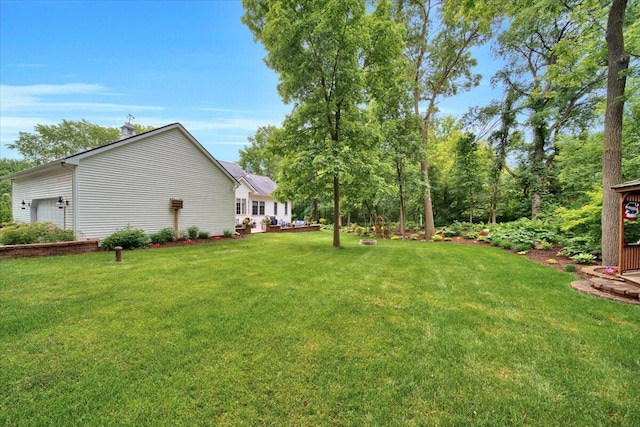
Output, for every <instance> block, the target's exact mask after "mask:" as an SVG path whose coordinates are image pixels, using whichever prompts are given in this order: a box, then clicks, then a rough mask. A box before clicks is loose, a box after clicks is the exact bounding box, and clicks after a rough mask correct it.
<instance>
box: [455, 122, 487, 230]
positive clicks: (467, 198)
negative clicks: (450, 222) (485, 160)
mask: <svg viewBox="0 0 640 427" xmlns="http://www.w3.org/2000/svg"><path fill="white" fill-rule="evenodd" d="M478 154H479V147H478V141H477V140H476V137H475V135H473V134H470V133H468V134H466V135H461V136H460V137H459V138H458V140H457V141H456V146H455V161H454V164H453V171H452V174H451V175H452V182H453V192H454V196H455V202H454V205H457V206H454V207H455V208H456V210H457V211H458V212H460V214H462V213H464V212H467V214H468V220H469V222H470V223H473V219H474V217H475V216H476V214H477V212H478V210H479V209H478V207H479V205H480V200H481V196H480V195H481V192H482V189H483V183H484V182H485V179H484V178H485V177H484V176H483V173H482V168H481V165H480V160H479V157H478Z"/></svg>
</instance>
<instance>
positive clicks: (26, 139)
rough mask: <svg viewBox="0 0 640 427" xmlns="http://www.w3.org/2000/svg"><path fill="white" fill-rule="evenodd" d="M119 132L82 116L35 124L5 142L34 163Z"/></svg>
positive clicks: (142, 129) (98, 142)
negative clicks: (57, 121) (8, 141)
mask: <svg viewBox="0 0 640 427" xmlns="http://www.w3.org/2000/svg"><path fill="white" fill-rule="evenodd" d="M134 127H135V128H136V132H137V133H142V132H145V131H148V130H151V129H153V127H144V126H141V125H137V124H135V125H134ZM119 135H120V131H119V129H118V128H116V127H104V126H100V125H96V124H93V123H90V122H88V121H87V120H85V119H82V120H75V121H74V120H62V122H60V123H59V124H56V125H43V124H37V125H35V126H34V132H33V133H30V132H19V133H18V139H17V140H16V141H15V142H14V143H13V144H8V145H7V146H8V147H9V148H11V149H14V150H17V151H18V152H19V153H20V154H21V155H22V156H23V158H24V159H25V160H27V161H28V162H31V163H33V164H36V165H38V164H42V163H47V162H50V161H52V160H57V159H61V158H63V157H66V156H69V155H72V154H75V153H78V152H80V151H84V150H88V149H90V148H94V147H99V146H101V145H105V144H108V143H110V142H114V141H117V140H118V138H119Z"/></svg>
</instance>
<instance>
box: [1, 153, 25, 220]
mask: <svg viewBox="0 0 640 427" xmlns="http://www.w3.org/2000/svg"><path fill="white" fill-rule="evenodd" d="M31 166H32V164H31V163H29V162H27V161H26V160H16V159H4V158H3V159H0V176H5V175H9V174H11V173H14V172H20V171H21V170H24V169H28V168H30V167H31ZM12 218H13V215H12V211H11V182H10V181H4V180H3V181H0V224H3V223H8V222H11V220H12Z"/></svg>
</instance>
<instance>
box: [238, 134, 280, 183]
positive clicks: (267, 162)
mask: <svg viewBox="0 0 640 427" xmlns="http://www.w3.org/2000/svg"><path fill="white" fill-rule="evenodd" d="M279 133H282V130H281V129H278V128H277V127H276V126H272V125H269V126H261V127H259V128H258V130H257V131H256V134H255V136H250V137H249V144H250V145H249V146H246V147H245V148H244V149H241V150H239V154H240V160H239V161H238V164H239V166H240V167H241V168H242V169H244V170H245V171H247V172H249V173H253V174H256V175H264V176H268V177H270V178H275V176H276V175H277V173H278V166H279V164H280V161H281V158H280V156H278V155H276V153H275V144H276V142H275V141H274V138H278V137H279V136H278V135H279Z"/></svg>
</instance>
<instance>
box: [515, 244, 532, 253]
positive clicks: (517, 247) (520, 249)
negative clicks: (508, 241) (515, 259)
mask: <svg viewBox="0 0 640 427" xmlns="http://www.w3.org/2000/svg"><path fill="white" fill-rule="evenodd" d="M513 249H515V250H516V251H517V252H527V251H528V250H529V249H531V246H529V245H528V244H526V243H515V244H514V245H513Z"/></svg>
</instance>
